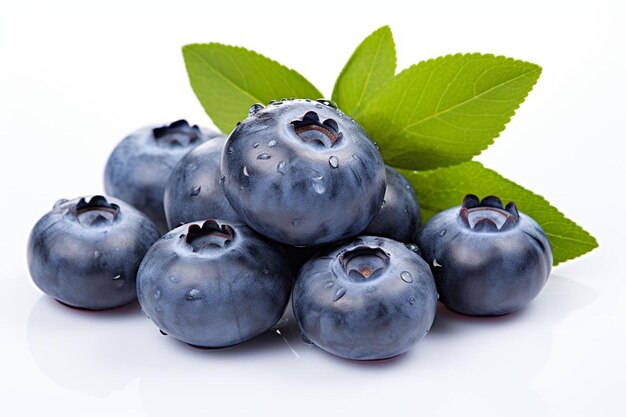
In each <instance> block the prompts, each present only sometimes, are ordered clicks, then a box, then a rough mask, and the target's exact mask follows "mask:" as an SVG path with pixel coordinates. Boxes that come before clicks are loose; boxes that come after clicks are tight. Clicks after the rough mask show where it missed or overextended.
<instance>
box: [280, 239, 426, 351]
mask: <svg viewBox="0 0 626 417" xmlns="http://www.w3.org/2000/svg"><path fill="white" fill-rule="evenodd" d="M292 304H293V311H294V314H295V317H296V320H297V321H298V324H299V325H300V329H301V330H302V332H303V333H304V335H305V336H306V337H307V338H308V339H310V340H311V341H312V342H313V343H315V344H316V345H317V346H319V347H321V348H322V349H324V350H326V351H328V352H330V353H333V354H335V355H338V356H341V357H343V358H347V359H358V360H373V359H385V358H390V357H393V356H397V355H400V354H402V353H405V352H406V351H408V350H409V349H410V348H411V347H412V346H413V345H414V344H416V343H417V342H418V341H419V340H421V339H422V337H424V336H425V335H426V333H428V331H429V330H430V327H431V326H432V323H433V320H434V318H435V310H436V306H437V292H436V289H435V282H434V281H433V276H432V273H431V272H430V269H429V268H428V265H427V264H426V262H424V260H423V259H422V258H421V257H420V256H419V255H417V254H416V253H415V252H414V251H412V250H411V249H410V248H408V247H406V246H405V245H404V244H402V243H400V242H396V241H395V240H391V239H387V238H382V237H372V236H366V237H360V238H357V239H356V240H355V241H354V242H352V243H350V244H347V245H343V246H340V247H338V248H336V249H334V250H332V251H330V252H325V253H324V252H321V253H320V254H318V255H317V256H315V257H313V258H312V259H311V260H309V261H308V262H307V263H305V264H304V266H303V267H302V269H301V270H300V273H299V274H298V278H297V279H296V283H295V285H294V288H293V298H292Z"/></svg>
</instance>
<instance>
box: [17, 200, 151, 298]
mask: <svg viewBox="0 0 626 417" xmlns="http://www.w3.org/2000/svg"><path fill="white" fill-rule="evenodd" d="M158 238H159V232H158V230H157V229H156V227H155V226H154V224H153V223H152V222H151V221H150V220H148V218H147V217H146V216H144V215H143V214H141V213H140V212H139V211H137V210H135V209H134V208H132V207H131V206H129V205H128V204H125V203H124V202H122V201H119V200H117V199H112V198H108V199H107V198H105V197H102V196H93V197H81V198H76V199H73V200H69V201H68V200H59V202H57V204H55V206H54V208H53V209H52V211H50V212H48V213H47V214H46V215H45V216H43V217H42V218H41V219H40V220H39V221H38V222H37V224H36V225H35V227H34V228H33V230H32V231H31V234H30V237H29V239H28V253H27V259H28V267H29V270H30V274H31V277H32V279H33V281H34V282H35V284H37V286H38V287H39V289H41V290H42V291H43V292H45V293H46V294H48V295H49V296H51V297H53V298H55V299H57V300H58V301H60V302H62V303H64V304H67V305H69V306H72V307H77V308H84V309H89V310H104V309H110V308H115V307H120V306H122V305H124V304H128V303H129V302H131V301H132V300H134V299H135V298H136V292H135V280H136V275H137V269H138V268H139V263H140V262H141V260H142V258H143V256H144V255H145V253H146V252H147V251H148V249H149V248H150V246H151V245H152V243H154V242H155V241H156V240H157V239H158Z"/></svg>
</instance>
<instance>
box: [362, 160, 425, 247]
mask: <svg viewBox="0 0 626 417" xmlns="http://www.w3.org/2000/svg"><path fill="white" fill-rule="evenodd" d="M385 171H386V177H387V178H386V179H387V189H386V190H385V198H384V199H383V204H382V207H381V208H380V211H379V212H378V214H376V217H374V220H372V222H371V223H370V224H369V225H368V226H367V228H365V230H364V231H363V234H364V235H373V236H383V237H388V238H390V239H393V240H398V241H400V242H410V241H413V240H414V239H415V237H416V235H417V231H418V229H419V225H420V220H421V217H422V216H421V211H420V206H419V204H418V202H417V196H416V195H415V190H414V189H413V187H412V186H411V183H409V181H408V180H407V179H406V178H404V176H403V175H402V174H400V173H399V172H398V171H396V170H395V169H393V168H392V167H390V166H388V165H386V166H385Z"/></svg>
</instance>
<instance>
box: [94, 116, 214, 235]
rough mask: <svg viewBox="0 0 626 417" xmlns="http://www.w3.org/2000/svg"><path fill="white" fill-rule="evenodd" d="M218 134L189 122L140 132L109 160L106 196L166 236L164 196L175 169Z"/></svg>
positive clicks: (106, 168)
mask: <svg viewBox="0 0 626 417" xmlns="http://www.w3.org/2000/svg"><path fill="white" fill-rule="evenodd" d="M218 134H219V133H218V132H215V131H211V130H209V129H206V128H199V127H198V126H190V125H189V124H188V123H187V121H185V120H178V121H176V122H173V123H171V124H170V125H166V126H161V125H153V126H146V127H143V128H141V129H138V130H136V131H135V132H133V133H131V134H130V135H128V136H127V137H126V138H124V139H123V140H122V141H121V142H120V143H119V144H118V145H117V146H116V148H115V149H114V150H113V152H112V153H111V155H110V156H109V159H108V160H107V163H106V167H105V170H104V189H105V192H106V193H107V194H108V195H110V196H113V197H116V198H119V199H120V200H124V201H125V202H127V203H128V204H130V205H132V206H134V207H135V208H137V209H138V210H140V211H141V212H143V213H144V214H145V215H146V216H148V218H150V219H151V220H152V221H153V222H154V224H156V225H157V227H158V228H159V230H160V231H161V233H165V232H166V231H167V230H169V229H168V227H167V221H166V219H165V211H164V209H163V192H164V191H165V184H166V182H167V180H168V178H169V176H170V174H171V172H172V170H173V169H174V166H176V163H177V162H178V161H179V160H180V159H181V158H182V157H183V156H184V155H185V154H186V153H187V152H189V151H190V150H191V149H193V148H194V147H196V146H198V145H200V144H201V143H204V142H206V141H207V140H208V139H209V138H211V137H213V136H216V135H218Z"/></svg>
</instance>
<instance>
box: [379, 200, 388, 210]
mask: <svg viewBox="0 0 626 417" xmlns="http://www.w3.org/2000/svg"><path fill="white" fill-rule="evenodd" d="M385 205H387V201H385V200H384V199H383V204H381V205H380V208H383V207H385Z"/></svg>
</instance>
